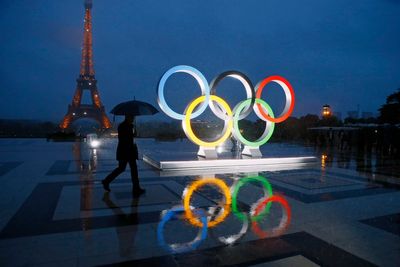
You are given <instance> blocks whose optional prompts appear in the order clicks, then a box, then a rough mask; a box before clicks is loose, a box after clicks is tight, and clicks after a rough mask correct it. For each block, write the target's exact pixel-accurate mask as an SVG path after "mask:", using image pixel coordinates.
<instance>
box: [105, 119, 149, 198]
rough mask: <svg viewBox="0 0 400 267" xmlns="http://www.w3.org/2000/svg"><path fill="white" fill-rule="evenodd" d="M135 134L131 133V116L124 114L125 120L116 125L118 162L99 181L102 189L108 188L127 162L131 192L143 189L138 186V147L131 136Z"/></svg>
mask: <svg viewBox="0 0 400 267" xmlns="http://www.w3.org/2000/svg"><path fill="white" fill-rule="evenodd" d="M135 136H136V131H135V134H134V133H133V116H130V115H126V116H125V120H124V121H123V122H122V123H121V124H120V125H119V126H118V146H117V160H118V162H119V165H118V167H117V168H116V169H115V170H113V171H112V172H111V173H110V174H109V175H108V176H107V177H106V178H105V179H104V180H102V181H101V183H102V184H103V187H104V190H106V191H111V190H110V183H111V182H112V181H113V180H114V179H115V178H117V176H118V175H120V174H121V173H123V172H124V171H125V168H126V165H127V164H128V163H129V167H130V168H131V178H132V184H133V188H132V193H133V194H136V195H140V194H143V193H144V192H145V190H144V189H142V188H140V185H139V177H138V170H137V165H136V160H137V159H138V149H137V146H136V144H135V143H134V142H133V138H134V137H135Z"/></svg>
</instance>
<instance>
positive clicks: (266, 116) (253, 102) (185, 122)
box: [157, 65, 295, 148]
mask: <svg viewBox="0 0 400 267" xmlns="http://www.w3.org/2000/svg"><path fill="white" fill-rule="evenodd" d="M175 73H186V74H189V75H190V76H192V77H193V78H194V79H195V80H196V81H197V83H198V85H199V87H200V90H201V96H199V97H197V98H196V99H194V100H193V101H192V102H190V103H189V104H188V105H187V107H186V110H185V112H184V114H180V113H177V112H176V111H174V110H172V109H171V108H170V106H169V105H168V104H167V102H166V100H165V95H164V88H165V85H166V82H167V80H168V79H169V78H170V77H171V76H172V75H173V74H175ZM227 77H230V78H234V79H236V80H238V81H239V82H240V83H241V84H242V85H243V87H244V88H245V90H246V97H247V99H245V100H243V101H241V102H239V103H238V104H237V105H236V106H235V107H234V108H233V110H232V109H231V107H230V106H229V105H228V103H227V102H226V101H225V100H224V99H222V98H221V97H218V96H217V95H216V92H217V87H218V84H219V83H220V82H221V81H222V80H223V79H225V78H227ZM271 82H275V83H277V84H278V85H280V86H281V87H282V89H283V91H284V93H285V97H286V104H285V107H284V109H283V111H282V113H281V114H280V115H279V116H277V117H275V116H274V113H273V111H272V109H271V107H270V106H269V104H267V102H265V101H264V100H262V99H261V95H262V92H263V90H264V88H265V87H266V85H267V84H269V83H271ZM157 102H158V105H159V106H160V108H161V110H163V111H164V113H165V114H166V115H168V116H169V117H171V118H173V119H177V120H181V121H182V128H183V130H184V132H185V134H186V136H187V137H188V138H189V140H191V141H192V142H193V143H195V144H197V145H199V146H200V147H208V148H215V147H216V146H218V145H220V144H222V143H223V142H225V141H226V140H227V139H228V138H229V137H230V136H231V135H233V136H234V137H235V139H237V140H238V141H239V142H241V143H242V144H244V145H245V146H248V147H252V148H258V147H260V146H261V145H263V144H265V143H266V142H268V140H269V139H270V138H271V136H272V133H273V131H274V127H275V123H280V122H283V121H284V120H286V119H287V118H289V116H290V115H291V114H292V112H293V108H294V104H295V95H294V90H293V87H292V85H291V84H290V83H289V82H288V81H287V80H286V79H285V78H283V77H281V76H270V77H267V78H265V79H263V80H262V81H261V82H260V83H258V84H257V86H256V87H255V88H254V86H253V84H252V83H251V81H250V79H249V78H248V77H247V76H246V75H245V74H243V73H241V72H239V71H226V72H223V73H221V74H220V75H218V76H217V77H216V78H215V79H213V80H212V81H211V83H210V84H208V82H207V79H206V78H205V77H204V75H203V74H202V73H201V72H200V71H199V70H197V69H195V68H193V67H190V66H186V65H179V66H175V67H173V68H171V69H169V70H168V71H166V72H165V73H164V75H163V76H162V77H161V79H160V81H159V83H158V90H157ZM207 107H210V109H211V111H212V112H213V113H214V114H215V115H216V116H217V117H218V118H220V119H222V120H223V121H224V129H223V133H222V134H221V135H220V136H219V137H218V138H216V139H215V140H213V141H209V142H207V141H204V140H201V139H200V138H198V137H197V136H196V135H195V133H194V132H193V130H192V126H191V119H194V118H196V117H198V116H200V115H201V114H202V113H203V112H204V111H205V110H206V108H207ZM252 110H254V112H255V113H256V115H257V116H258V117H259V118H260V119H261V120H263V121H265V122H266V127H265V130H264V132H263V134H262V135H261V137H259V138H258V139H257V140H255V141H250V140H247V139H246V138H244V137H243V135H242V134H241V133H240V129H239V120H241V119H244V118H246V117H247V116H248V115H249V114H250V113H251V111H252Z"/></svg>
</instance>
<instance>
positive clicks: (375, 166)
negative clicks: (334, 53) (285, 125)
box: [0, 139, 400, 267]
mask: <svg viewBox="0 0 400 267" xmlns="http://www.w3.org/2000/svg"><path fill="white" fill-rule="evenodd" d="M138 144H139V149H140V153H141V154H142V153H144V151H150V150H159V151H161V150H163V151H164V153H165V152H168V151H169V152H170V153H175V152H176V151H180V150H185V149H188V150H193V151H195V149H196V148H195V146H193V145H191V144H189V142H188V141H187V140H183V141H176V142H157V141H154V140H152V139H148V140H143V139H142V140H140V139H139V140H138ZM115 147H116V140H102V145H101V146H100V148H98V149H96V151H94V150H93V149H90V148H89V147H88V146H87V145H86V144H85V143H80V142H76V143H75V142H46V140H44V139H0V181H1V194H0V266H57V267H62V266H117V265H122V266H399V265H400V165H399V162H398V161H395V160H392V159H386V158H377V156H375V155H374V154H373V155H360V154H357V153H352V152H349V151H346V152H335V150H334V149H331V150H327V151H320V150H318V149H316V148H314V147H302V146H298V145H293V144H274V143H272V144H267V145H265V148H263V149H265V151H266V152H265V153H264V154H265V155H266V156H288V155H292V156H316V157H317V158H318V163H317V164H313V165H310V166H306V167H302V168H296V169H290V170H288V169H285V170H274V171H263V172H258V173H248V172H238V173H216V174H215V175H211V176H210V175H208V176H207V177H204V176H201V175H200V176H199V175H198V173H197V174H196V175H190V173H189V174H187V175H183V174H182V175H179V176H174V175H162V174H160V172H159V171H158V170H156V169H154V168H152V167H151V166H149V165H147V164H146V163H144V162H143V161H139V165H138V166H139V176H140V179H141V185H142V187H143V188H145V189H146V193H145V194H144V195H143V196H140V197H133V196H132V193H131V191H132V185H131V180H130V173H129V167H128V169H127V171H125V172H124V173H123V174H122V175H121V176H120V177H118V178H117V179H116V180H115V182H114V183H112V184H111V192H110V193H106V192H105V191H104V190H103V188H102V185H101V183H100V180H101V179H104V177H105V176H106V175H107V174H108V173H109V172H110V171H111V170H112V169H113V168H115V167H116V163H117V162H116V161H115ZM254 177H258V178H257V179H258V180H257V179H255V178H254ZM204 179H210V180H213V181H215V180H218V181H222V182H223V183H224V184H226V185H227V186H228V187H229V190H230V192H227V193H226V192H225V193H226V194H230V195H232V203H233V202H234V203H235V205H233V204H232V207H231V206H229V207H227V206H226V207H225V206H224V204H223V203H222V202H223V200H224V198H225V200H226V196H225V197H224V195H223V194H224V192H221V190H218V188H217V187H215V186H212V185H210V184H208V185H206V186H203V187H201V188H200V187H199V188H198V190H194V191H193V194H192V195H191V199H190V205H191V206H193V209H192V211H193V212H192V214H193V217H192V220H194V221H197V223H198V224H200V226H196V225H195V223H193V221H189V220H188V218H186V217H187V216H186V215H185V214H186V213H184V212H183V211H182V205H183V204H184V203H183V202H184V201H183V198H185V197H187V194H188V192H189V191H190V188H193V187H194V186H195V184H196V182H197V181H201V180H204ZM266 184H268V185H270V187H271V188H270V189H271V190H272V191H271V192H272V194H273V196H277V197H278V198H279V199H281V202H279V201H277V202H270V203H271V204H268V203H264V206H265V208H264V207H263V206H262V205H263V203H261V202H260V200H263V199H264V200H265V198H263V196H264V195H265V194H266V189H265V185H266ZM235 190H236V192H235ZM268 194H270V193H268ZM285 203H286V204H287V206H285V205H286V204H285ZM234 206H235V207H234ZM267 207H268V212H264V209H265V210H266V209H267ZM204 213H207V214H208V216H205V214H204ZM248 214H250V215H251V216H248ZM257 214H258V217H257V216H256V215H257ZM255 217H257V219H254V218H255ZM204 220H208V223H211V222H217V221H218V220H220V221H219V223H218V224H216V225H215V226H214V227H212V226H211V225H210V227H204V226H205V224H204V223H203V224H202V222H206V221H204Z"/></svg>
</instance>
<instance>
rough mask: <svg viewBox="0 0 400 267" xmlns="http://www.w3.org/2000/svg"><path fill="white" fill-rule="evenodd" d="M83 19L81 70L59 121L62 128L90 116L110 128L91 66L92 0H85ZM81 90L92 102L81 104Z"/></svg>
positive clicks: (105, 127)
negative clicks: (64, 113) (65, 112)
mask: <svg viewBox="0 0 400 267" xmlns="http://www.w3.org/2000/svg"><path fill="white" fill-rule="evenodd" d="M84 5H85V20H84V32H83V47H82V60H81V70H80V74H79V77H78V79H77V80H76V82H77V86H76V90H75V94H74V97H73V99H72V103H71V104H70V105H68V111H67V114H66V115H65V116H64V118H63V120H62V122H61V123H60V125H59V126H60V128H61V129H62V130H65V129H67V128H68V127H70V126H71V124H72V123H73V122H74V121H76V120H78V119H83V118H90V119H94V120H96V121H98V122H99V123H100V127H101V128H103V129H108V128H111V122H110V120H109V119H108V117H107V115H106V113H105V109H104V106H103V104H102V103H101V101H100V96H99V92H98V90H97V80H96V79H95V77H94V68H93V48H92V15H91V12H90V11H91V9H92V0H85V3H84ZM83 90H88V91H89V92H90V95H91V99H92V104H82V103H81V101H82V94H83Z"/></svg>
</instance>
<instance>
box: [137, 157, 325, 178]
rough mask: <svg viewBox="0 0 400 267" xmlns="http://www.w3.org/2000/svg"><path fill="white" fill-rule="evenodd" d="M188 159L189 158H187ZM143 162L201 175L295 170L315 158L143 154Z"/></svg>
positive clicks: (177, 171)
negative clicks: (171, 157) (219, 157)
mask: <svg viewBox="0 0 400 267" xmlns="http://www.w3.org/2000/svg"><path fill="white" fill-rule="evenodd" d="M188 158H190V157H188ZM143 161H145V162H146V163H148V164H149V165H151V166H153V167H155V168H156V169H158V170H160V171H162V172H164V173H166V174H167V172H169V173H171V174H186V173H187V174H196V173H199V174H202V173H217V172H227V173H235V172H259V171H272V170H273V171H275V170H282V169H296V168H299V167H304V166H308V165H310V164H312V165H314V164H316V163H317V158H316V157H310V156H307V157H277V158H254V159H253V158H221V159H202V158H199V159H189V160H174V159H165V158H164V159H162V158H157V157H156V156H152V155H151V154H144V155H143Z"/></svg>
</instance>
